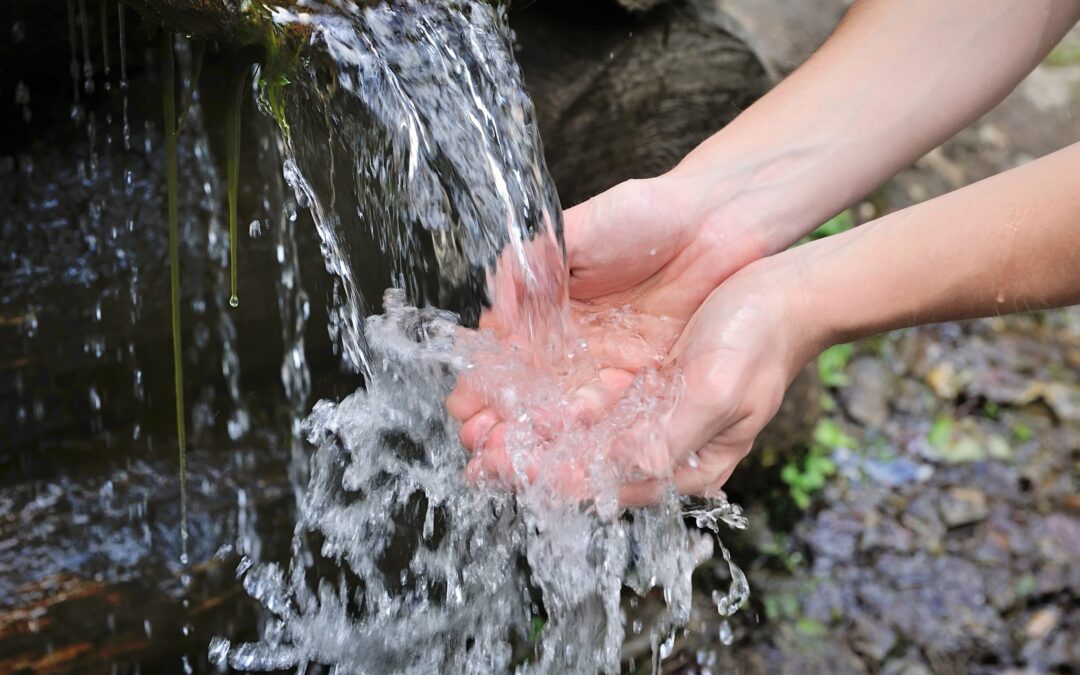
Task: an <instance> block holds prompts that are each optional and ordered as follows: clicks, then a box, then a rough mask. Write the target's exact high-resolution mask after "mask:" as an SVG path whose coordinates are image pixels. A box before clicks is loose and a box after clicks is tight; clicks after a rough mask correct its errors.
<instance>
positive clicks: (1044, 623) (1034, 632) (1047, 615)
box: [1024, 607, 1061, 640]
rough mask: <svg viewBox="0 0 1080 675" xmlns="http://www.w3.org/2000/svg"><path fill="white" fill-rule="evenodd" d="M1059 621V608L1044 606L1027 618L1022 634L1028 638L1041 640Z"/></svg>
mask: <svg viewBox="0 0 1080 675" xmlns="http://www.w3.org/2000/svg"><path fill="white" fill-rule="evenodd" d="M1060 621H1061V610H1060V609H1058V608H1057V607H1044V608H1043V609H1040V610H1038V611H1037V612H1035V613H1034V614H1032V615H1031V617H1030V618H1029V619H1028V620H1027V624H1026V625H1025V626H1024V635H1025V636H1027V639H1029V640H1042V639H1043V638H1045V637H1046V636H1047V635H1049V634H1050V631H1052V630H1054V628H1056V627H1057V625H1058V623H1059V622H1060Z"/></svg>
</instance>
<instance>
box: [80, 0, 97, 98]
mask: <svg viewBox="0 0 1080 675" xmlns="http://www.w3.org/2000/svg"><path fill="white" fill-rule="evenodd" d="M79 26H80V27H81V29H82V48H83V62H82V75H83V91H85V92H86V93H87V94H93V93H94V62H93V61H92V60H91V59H90V19H89V18H88V17H87V16H86V0H79Z"/></svg>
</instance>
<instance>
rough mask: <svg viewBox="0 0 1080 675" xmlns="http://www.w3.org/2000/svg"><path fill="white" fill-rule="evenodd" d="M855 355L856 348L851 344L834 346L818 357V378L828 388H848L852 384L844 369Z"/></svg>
mask: <svg viewBox="0 0 1080 675" xmlns="http://www.w3.org/2000/svg"><path fill="white" fill-rule="evenodd" d="M854 354H855V347H853V346H851V345H850V344H842V345H834V346H832V347H829V348H828V349H826V350H825V351H823V352H821V355H820V356H818V359H817V366H818V376H819V377H820V378H821V383H822V384H824V385H825V386H826V387H846V386H848V385H849V384H851V378H849V377H848V375H847V373H845V372H844V369H845V368H847V364H848V362H849V361H851V357H852V356H853V355H854Z"/></svg>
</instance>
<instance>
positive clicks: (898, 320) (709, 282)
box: [447, 0, 1080, 505]
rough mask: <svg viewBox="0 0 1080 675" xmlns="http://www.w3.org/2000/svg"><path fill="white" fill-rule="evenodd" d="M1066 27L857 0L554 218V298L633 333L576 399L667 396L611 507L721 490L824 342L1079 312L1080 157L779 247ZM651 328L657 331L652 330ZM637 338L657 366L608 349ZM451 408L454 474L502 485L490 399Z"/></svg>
mask: <svg viewBox="0 0 1080 675" xmlns="http://www.w3.org/2000/svg"><path fill="white" fill-rule="evenodd" d="M1078 20H1080V0H949V1H948V2H943V1H942V0H861V1H857V2H855V4H854V5H853V7H852V9H851V10H850V11H849V12H848V14H847V16H846V17H845V18H844V20H843V21H842V22H841V24H840V26H838V28H837V29H836V31H835V33H834V34H833V36H832V37H831V38H830V39H829V40H828V42H826V44H825V45H824V46H823V47H822V48H821V49H820V50H819V51H818V53H817V54H815V55H814V56H813V57H812V58H811V59H810V60H809V61H808V62H807V63H806V64H804V65H803V66H802V67H801V68H800V69H799V70H797V71H796V72H795V73H793V74H792V75H791V76H790V77H789V78H788V79H786V80H785V81H784V82H783V83H781V84H780V85H778V86H777V87H776V88H775V89H774V90H773V91H772V92H771V93H770V94H769V95H767V96H766V97H764V98H763V99H762V100H761V101H759V102H758V103H756V104H755V105H754V106H752V107H751V108H749V109H748V110H746V111H745V112H744V113H743V114H742V115H740V116H739V118H737V119H736V120H735V121H734V122H733V123H732V124H730V125H729V126H728V127H726V128H725V129H724V130H722V131H721V132H719V133H717V134H716V135H715V136H713V137H712V138H710V139H709V140H707V141H705V142H704V143H703V144H702V145H701V146H699V147H698V148H697V149H695V150H694V151H693V152H692V153H690V154H689V155H688V156H687V157H686V158H685V159H684V160H683V161H682V162H681V163H680V164H679V165H678V166H676V167H675V168H674V169H673V170H672V171H670V172H669V173H667V174H664V175H663V176H660V177H657V178H652V179H646V180H636V181H629V182H627V183H624V184H622V185H618V186H616V187H615V188H613V189H612V190H609V191H608V192H606V193H604V194H601V195H599V196H597V197H595V198H593V199H592V200H590V201H588V202H586V203H584V204H581V205H579V206H577V207H574V208H572V209H569V210H568V211H567V212H566V214H565V218H566V247H567V256H568V262H569V266H570V273H571V277H570V295H571V298H572V300H574V301H575V302H576V303H578V304H579V306H591V307H596V306H600V307H603V306H609V305H610V306H629V307H630V308H631V310H632V311H633V312H634V313H635V314H636V315H638V316H639V317H640V322H639V325H638V327H637V331H636V332H635V334H633V335H629V334H627V335H619V334H618V333H612V331H605V332H603V334H602V335H599V336H588V334H587V338H588V340H589V344H590V350H591V351H592V352H594V353H595V354H596V355H597V356H598V359H599V360H600V362H601V365H604V366H606V368H605V369H604V371H603V376H602V377H600V378H598V380H597V381H596V382H593V383H589V384H587V385H585V386H584V387H582V390H587V391H588V396H587V397H586V398H587V399H588V400H589V401H590V403H591V406H592V408H593V409H592V410H591V413H593V414H595V413H596V409H598V408H599V409H602V408H603V406H605V405H608V404H610V403H611V402H612V401H614V400H617V399H618V396H619V394H620V392H621V391H622V389H623V388H625V387H626V386H627V385H628V383H629V382H630V380H632V378H633V376H634V373H635V372H636V371H638V370H639V369H641V368H646V367H650V368H651V367H656V368H659V369H660V370H661V372H662V373H663V372H669V373H672V374H674V373H678V374H679V375H680V376H681V377H682V379H683V381H684V384H685V391H684V393H683V395H682V396H680V398H679V400H678V402H677V403H676V405H675V406H674V408H673V409H672V410H671V411H669V412H668V413H667V414H666V415H664V416H663V418H658V419H656V420H653V421H652V423H653V424H654V425H655V429H653V432H654V434H655V435H656V436H658V437H659V438H660V439H661V440H662V445H663V446H664V452H663V453H662V455H663V461H661V462H659V464H658V465H650V470H649V471H646V472H645V473H646V474H648V475H647V476H645V477H644V479H642V477H641V476H640V475H637V476H635V478H634V479H633V480H628V481H627V483H626V484H625V485H624V486H623V487H622V489H621V491H620V494H619V498H620V500H621V501H622V502H623V503H624V504H626V505H640V504H648V503H651V502H654V501H656V500H657V499H658V498H659V497H660V496H661V494H662V491H663V490H664V489H666V486H668V485H670V484H674V486H675V488H676V489H677V490H678V491H679V492H680V493H683V494H702V493H708V492H710V491H712V490H715V489H718V488H719V487H720V486H722V485H723V484H724V482H726V481H727V479H728V477H729V476H730V475H731V472H732V471H733V470H734V468H735V466H736V465H737V464H738V462H739V461H740V460H741V459H742V458H743V457H745V455H746V454H747V453H748V452H749V451H750V448H751V446H752V445H753V441H754V438H755V437H756V436H757V434H758V433H759V432H760V431H761V429H762V428H763V427H764V426H765V424H766V423H767V422H768V421H769V420H770V419H771V418H772V417H773V415H775V413H776V411H777V409H778V408H779V405H780V402H781V400H782V398H783V396H784V392H785V391H786V389H787V387H788V385H789V384H790V383H791V381H792V379H793V378H794V377H795V375H796V374H797V373H798V372H799V371H800V370H801V369H802V368H803V367H804V366H805V365H806V364H807V363H808V362H809V361H810V360H811V359H813V358H814V357H815V356H816V355H817V354H818V353H819V352H820V351H821V350H823V349H825V348H827V347H829V346H830V345H833V344H837V343H840V342H846V341H849V340H852V339H856V338H859V337H864V336H868V335H873V334H877V333H881V332H884V331H888V330H893V329H897V328H901V327H905V326H912V325H917V324H924V323H932V322H938V321H947V320H955V319H964V318H973V317H979V316H988V315H995V314H1004V313H1008V312H1014V311H1021V310H1028V309H1043V308H1050V307H1060V306H1065V305H1071V304H1076V303H1080V144H1077V145H1073V146H1071V147H1068V148H1066V149H1064V150H1062V151H1059V152H1057V153H1055V154H1053V155H1050V156H1048V157H1045V158H1042V159H1039V160H1036V161H1033V162H1031V163H1029V164H1027V165H1025V166H1022V167H1019V168H1017V169H1014V170H1012V171H1008V172H1006V173H1003V174H1001V175H999V176H996V177H993V178H990V179H988V180H986V181H982V182H980V183H977V184H975V185H972V186H969V187H967V188H964V189H962V190H959V191H956V192H954V193H952V194H949V195H946V196H943V197H940V198H938V199H935V200H931V201H929V202H926V203H923V204H920V205H917V206H914V207H911V208H909V209H906V210H903V211H900V212H897V213H894V214H891V215H889V216H886V217H883V218H880V219H878V220H876V221H873V222H871V223H868V224H865V225H863V226H860V227H858V228H856V229H854V230H851V231H849V232H846V233H844V234H841V235H837V236H835V237H830V238H828V239H824V240H821V241H817V242H814V243H811V244H807V245H803V246H799V247H796V248H793V249H789V247H790V246H791V245H792V244H793V243H794V242H796V241H798V240H799V239H800V238H801V237H803V236H804V235H805V234H806V233H808V232H809V231H811V230H812V229H813V228H814V227H816V226H817V225H818V224H820V223H821V222H823V221H825V220H826V219H828V218H829V217H830V216H832V215H833V214H835V213H837V212H838V211H840V210H842V209H843V208H845V207H847V206H848V205H850V204H851V203H853V202H855V201H856V200H858V199H859V198H860V197H862V196H863V195H865V194H866V193H867V192H869V191H870V190H872V189H873V188H874V187H876V186H877V185H878V184H880V183H881V182H882V181H883V180H885V179H886V178H888V177H889V176H890V175H892V174H893V173H895V172H896V171H898V170H899V169H901V168H903V167H905V166H907V165H909V164H910V163H911V162H912V161H914V160H915V159H917V158H918V157H920V156H921V155H923V154H925V153H926V152H927V151H929V150H930V149H932V148H933V147H935V146H936V145H938V144H939V143H941V142H942V141H944V140H945V139H947V138H948V137H950V136H951V135H953V134H954V133H956V132H957V131H959V130H960V129H962V128H963V127H964V126H965V125H966V124H968V123H970V122H971V121H972V120H974V119H975V118H977V117H978V116H980V115H981V114H983V113H984V112H986V111H987V110H989V109H990V108H991V107H993V106H994V105H996V104H997V103H998V102H999V101H1000V100H1001V99H1002V98H1004V97H1005V96H1006V95H1007V94H1008V93H1009V92H1010V91H1011V90H1012V89H1013V88H1014V87H1015V86H1016V85H1017V84H1018V83H1019V81H1020V80H1021V79H1022V78H1023V77H1024V76H1025V75H1026V74H1027V73H1028V72H1030V71H1031V70H1032V69H1033V68H1034V67H1035V66H1036V65H1038V63H1040V62H1041V61H1042V60H1043V59H1044V58H1045V57H1046V55H1047V53H1048V52H1049V51H1050V49H1052V48H1053V46H1054V45H1055V44H1056V43H1057V42H1058V41H1059V40H1060V39H1061V38H1062V37H1063V36H1064V34H1065V33H1066V32H1067V31H1068V30H1069V28H1071V27H1072V26H1073V25H1074V24H1076V22H1077V21H1078ZM659 316H667V317H671V318H672V319H673V321H668V322H666V323H663V324H662V326H663V328H662V329H656V330H653V329H652V328H650V327H651V326H657V325H660V324H657V323H656V322H655V318H656V317H659ZM642 327H645V328H642ZM641 334H646V337H647V338H648V339H649V341H650V342H651V343H652V344H654V345H655V346H656V348H657V350H658V351H657V353H658V354H660V356H659V357H657V356H654V355H651V354H643V353H640V350H634V349H620V348H619V342H620V340H622V341H624V342H626V343H631V342H635V341H640V340H641V337H642V335H641ZM579 393H580V392H568V395H570V396H573V395H576V394H579ZM447 405H448V409H449V411H450V412H451V414H452V415H454V416H455V417H457V418H458V419H460V420H462V423H463V424H462V427H461V438H462V441H463V443H464V444H465V446H466V447H467V448H468V449H469V450H470V451H472V452H473V453H474V457H473V459H472V461H471V463H470V474H471V475H473V476H480V475H490V476H505V475H506V474H507V471H506V467H505V466H503V465H504V464H505V463H506V461H507V459H506V454H505V452H504V451H503V448H502V447H501V444H502V442H503V439H502V436H501V434H500V430H501V427H502V426H503V425H502V420H501V419H500V417H499V414H498V412H497V410H495V409H493V407H492V406H491V405H489V401H488V397H487V396H486V393H485V392H483V391H477V390H476V389H475V388H471V387H470V386H469V385H468V383H467V382H464V383H462V384H461V385H459V387H458V389H457V390H455V392H454V393H453V394H452V395H451V397H450V399H448V401H447ZM654 464H655V463H654ZM638 473H639V474H640V473H641V472H638Z"/></svg>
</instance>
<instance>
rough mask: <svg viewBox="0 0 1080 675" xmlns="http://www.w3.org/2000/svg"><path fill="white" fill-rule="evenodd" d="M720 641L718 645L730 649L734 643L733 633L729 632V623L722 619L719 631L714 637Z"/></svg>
mask: <svg viewBox="0 0 1080 675" xmlns="http://www.w3.org/2000/svg"><path fill="white" fill-rule="evenodd" d="M716 637H717V638H718V639H719V640H720V644H722V645H724V646H725V647H730V646H731V645H732V643H734V642H735V632H734V631H732V630H731V622H730V621H728V620H727V619H724V620H723V621H721V622H720V631H719V633H718V634H717V636H716Z"/></svg>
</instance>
